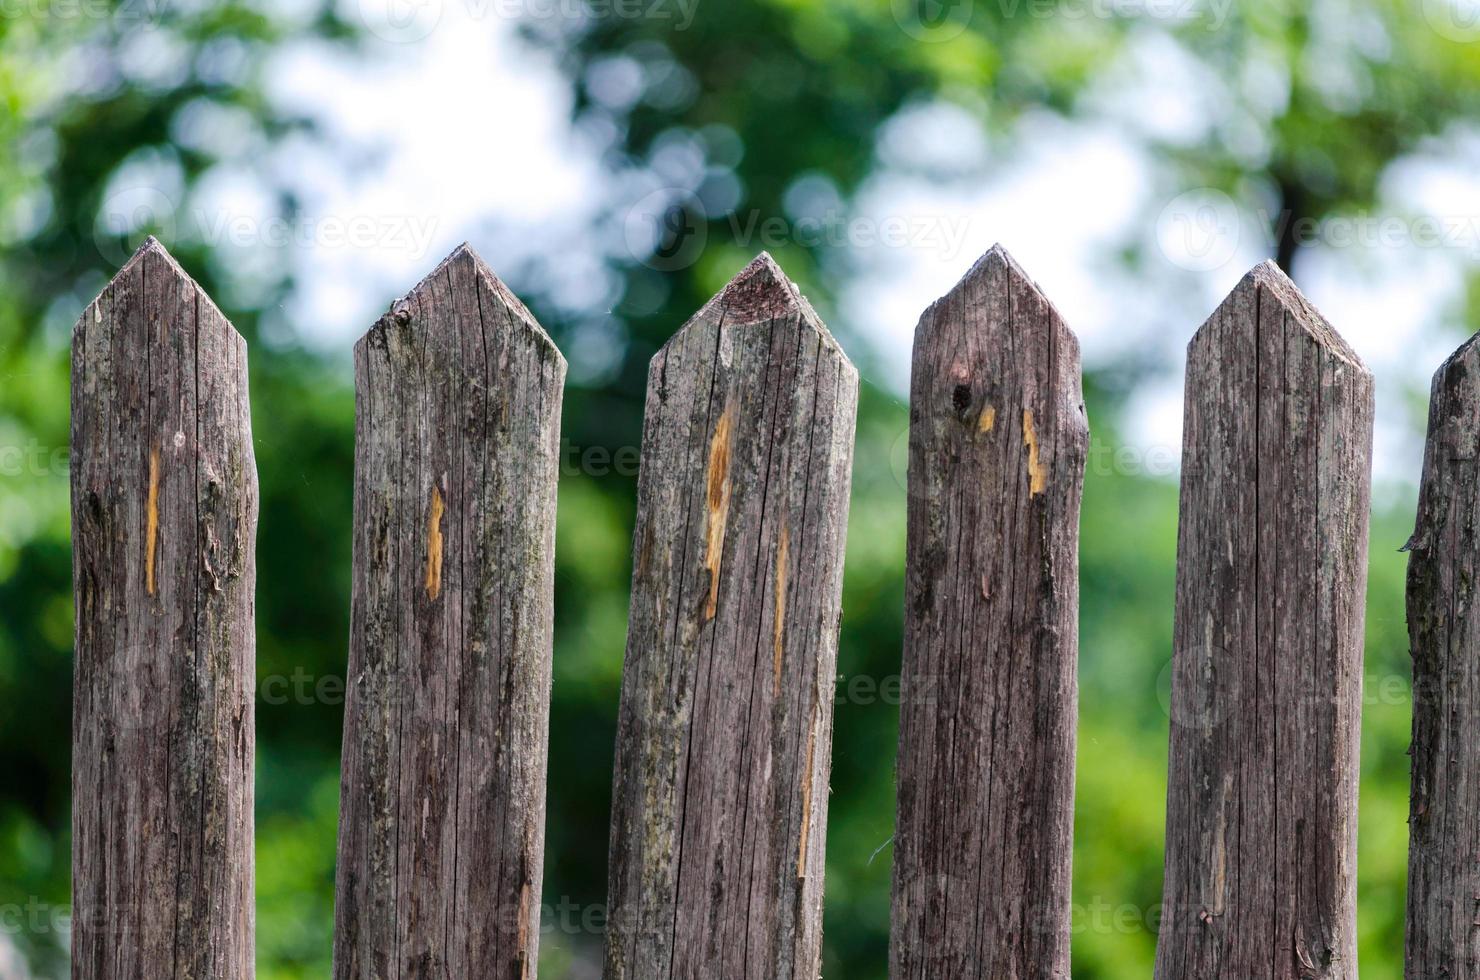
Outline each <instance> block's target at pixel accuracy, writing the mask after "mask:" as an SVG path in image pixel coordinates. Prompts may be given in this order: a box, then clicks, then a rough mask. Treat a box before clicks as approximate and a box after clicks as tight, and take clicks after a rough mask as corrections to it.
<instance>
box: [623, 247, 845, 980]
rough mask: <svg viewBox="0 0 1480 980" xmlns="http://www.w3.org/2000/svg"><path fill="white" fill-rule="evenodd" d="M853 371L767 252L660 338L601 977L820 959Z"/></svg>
mask: <svg viewBox="0 0 1480 980" xmlns="http://www.w3.org/2000/svg"><path fill="white" fill-rule="evenodd" d="M857 397H858V376H857V373H856V372H855V371H854V369H853V365H852V364H851V363H850V362H849V361H848V359H847V358H846V357H845V356H844V354H843V352H842V350H841V349H840V348H839V347H838V345H837V344H836V342H834V340H833V339H832V337H831V335H830V334H828V332H827V330H826V328H825V327H824V326H823V325H822V323H821V321H820V320H819V319H818V318H817V315H816V314H815V313H814V312H813V311H812V308H811V306H810V305H809V304H808V303H807V301H806V300H805V299H803V298H802V296H801V295H800V293H798V292H797V289H796V287H795V286H794V285H793V284H792V283H790V282H789V281H788V280H787V279H786V277H785V275H784V274H782V272H781V270H780V269H779V268H777V266H776V265H775V263H774V262H773V261H772V260H771V258H770V257H769V256H767V255H762V256H761V257H759V258H758V259H756V260H755V261H754V262H753V263H751V264H750V265H749V266H748V267H746V268H745V269H744V270H743V271H742V272H740V274H739V275H737V276H736V277H735V278H734V279H733V280H732V281H731V282H730V284H729V285H728V286H726V287H725V289H724V290H723V291H722V292H721V293H720V294H719V295H718V296H716V297H715V298H714V299H713V300H711V301H710V302H709V304H707V305H706V306H705V307H704V308H703V309H702V310H701V311H700V312H699V313H698V314H697V315H696V316H695V317H694V318H693V319H692V320H690V321H689V323H688V324H686V325H685V326H684V327H683V328H682V329H681V330H680V331H679V332H678V333H677V334H675V335H674V337H673V338H672V339H671V340H670V341H669V342H668V344H667V345H666V346H665V347H664V348H663V349H662V350H661V351H660V352H659V353H658V355H657V356H656V357H654V358H653V362H652V366H651V368H650V370H649V374H648V390H647V407H646V412H645V419H644V424H643V450H642V470H641V475H640V478H639V487H638V509H637V525H636V529H635V533H634V536H633V548H634V551H635V555H634V561H633V576H632V607H631V625H630V627H629V632H628V641H627V656H626V663H625V666H624V671H623V682H622V703H621V714H620V725H619V732H618V742H617V761H616V776H615V786H614V800H613V820H612V838H611V868H610V910H611V912H610V921H609V925H608V930H607V952H606V977H607V980H667V978H679V977H695V976H705V977H725V978H730V980H736V978H742V977H753V978H757V980H814V978H815V977H817V976H818V973H819V969H820V957H821V928H822V877H823V851H824V837H825V831H826V814H827V796H828V777H829V772H830V769H831V740H832V705H833V675H834V672H835V669H836V658H837V640H838V621H839V610H840V604H841V591H842V571H843V544H844V536H845V529H846V524H847V511H848V490H849V483H850V469H851V465H852V455H853V428H854V418H855V413H856V408H857Z"/></svg>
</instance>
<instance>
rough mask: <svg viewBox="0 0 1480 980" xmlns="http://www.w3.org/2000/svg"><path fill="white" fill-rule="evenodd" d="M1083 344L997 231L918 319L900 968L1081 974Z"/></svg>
mask: <svg viewBox="0 0 1480 980" xmlns="http://www.w3.org/2000/svg"><path fill="white" fill-rule="evenodd" d="M1088 438H1089V429H1088V423H1087V421H1086V418H1085V413H1084V398H1083V394H1082V391H1081V388H1080V372H1079V343H1078V341H1077V340H1076V339H1075V337H1074V335H1073V333H1071V332H1070V330H1069V328H1068V327H1066V326H1065V325H1064V322H1063V320H1062V319H1061V318H1060V317H1059V315H1058V312H1057V311H1056V310H1055V309H1054V308H1053V306H1052V305H1051V304H1050V303H1049V302H1048V300H1047V299H1045V298H1044V297H1043V294H1042V293H1040V292H1039V291H1038V289H1037V287H1036V286H1035V285H1034V284H1033V282H1032V281H1031V280H1030V279H1029V278H1028V276H1027V274H1026V273H1024V272H1023V271H1022V269H1021V268H1019V267H1018V265H1017V263H1015V262H1014V261H1013V260H1012V258H1011V256H1009V255H1008V254H1007V252H1006V251H1005V250H1004V249H1003V248H1002V247H1001V246H996V247H994V248H993V249H992V250H991V251H990V252H988V253H987V254H986V255H985V256H983V257H982V259H981V260H980V261H979V262H977V264H976V266H975V267H973V268H972V270H971V271H970V272H968V273H967V274H966V276H965V278H963V279H962V280H961V282H960V283H958V284H957V285H956V287H955V288H954V289H953V290H951V292H950V293H948V294H947V295H946V296H945V297H943V298H942V299H940V300H938V301H936V302H935V303H934V304H933V305H932V306H931V307H930V308H929V309H928V310H926V311H925V314H924V316H923V317H921V319H920V324H919V326H918V327H917V328H916V331H915V351H914V367H913V377H912V380H911V383H910V465H909V539H908V540H909V543H908V556H907V572H906V606H905V647H904V671H903V675H902V679H903V692H904V693H903V701H902V704H901V707H900V739H899V763H898V781H899V796H898V814H897V822H896V829H895V837H894V850H895V856H894V908H893V918H894V921H893V940H892V943H891V958H890V976H891V977H893V978H894V980H952V978H968V977H969V978H973V980H974V978H978V977H992V978H994V980H1009V978H1020V977H1021V978H1029V977H1031V978H1050V977H1061V978H1065V980H1067V978H1068V976H1069V938H1070V919H1069V915H1070V865H1071V860H1072V856H1073V833H1074V731H1075V719H1076V712H1077V704H1076V697H1077V691H1078V665H1077V657H1078V637H1079V504H1080V498H1081V495H1082V491H1083V487H1084V464H1085V457H1086V453H1087V449H1088Z"/></svg>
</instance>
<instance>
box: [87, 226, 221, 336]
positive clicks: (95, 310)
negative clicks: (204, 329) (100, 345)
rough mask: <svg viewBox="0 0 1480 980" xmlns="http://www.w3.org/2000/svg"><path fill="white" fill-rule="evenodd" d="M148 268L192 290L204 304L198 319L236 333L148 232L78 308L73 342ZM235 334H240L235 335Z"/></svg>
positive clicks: (195, 283)
mask: <svg viewBox="0 0 1480 980" xmlns="http://www.w3.org/2000/svg"><path fill="white" fill-rule="evenodd" d="M151 269H159V270H163V271H164V272H165V273H166V274H167V275H168V276H169V277H170V278H173V279H175V280H176V281H178V282H179V283H180V285H181V287H182V288H187V289H189V290H191V291H193V292H194V293H195V295H196V296H197V298H198V299H199V301H200V302H202V303H203V304H204V309H202V310H201V313H203V314H205V315H204V316H202V317H201V318H200V322H202V323H206V322H213V321H214V322H220V323H223V324H225V325H226V327H227V329H228V330H230V331H231V332H232V333H233V334H236V333H237V331H236V328H235V327H233V326H232V325H231V321H230V320H228V319H227V318H226V315H225V314H224V313H222V312H221V310H220V308H219V307H217V306H216V303H215V301H214V300H213V299H211V296H210V294H209V293H207V292H206V291H205V290H204V289H202V288H201V286H200V284H199V283H198V282H196V281H195V280H194V279H192V278H191V276H190V273H188V272H186V271H185V269H184V268H183V267H182V266H181V265H180V263H179V262H178V261H177V260H176V259H175V257H174V256H173V255H171V254H170V251H169V249H167V248H165V247H164V245H163V243H161V242H160V240H159V239H157V238H155V237H154V236H153V235H150V236H149V237H147V238H145V239H144V241H143V243H142V244H140V245H139V247H138V248H136V249H135V250H134V254H133V255H131V256H129V259H128V261H127V262H125V263H123V265H121V266H119V267H118V271H117V272H116V273H114V274H113V278H112V279H110V280H108V284H107V285H106V286H104V287H103V288H102V289H101V290H100V291H99V292H98V295H96V296H94V297H93V299H92V302H91V303H88V304H87V307H86V308H85V309H84V310H83V311H82V315H81V316H80V317H78V319H77V323H76V325H75V326H74V327H73V329H72V336H73V340H74V342H75V340H76V338H77V335H78V333H79V332H80V331H81V330H82V329H83V328H84V327H85V326H86V325H88V324H102V323H103V322H104V321H105V320H107V319H108V318H107V317H105V316H104V315H103V308H104V307H105V306H108V305H109V304H110V303H111V300H112V298H113V297H114V296H116V295H117V294H118V292H119V290H120V289H122V288H124V287H126V286H129V285H131V284H133V283H134V282H135V281H136V280H137V279H139V278H140V277H142V276H145V275H147V274H148V273H149V271H150V270H151ZM238 336H240V335H239V334H238Z"/></svg>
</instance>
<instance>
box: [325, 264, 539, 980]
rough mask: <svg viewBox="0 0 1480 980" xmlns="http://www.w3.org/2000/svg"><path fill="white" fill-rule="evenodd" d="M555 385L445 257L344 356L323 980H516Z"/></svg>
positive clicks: (503, 300)
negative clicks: (348, 572) (337, 695)
mask: <svg viewBox="0 0 1480 980" xmlns="http://www.w3.org/2000/svg"><path fill="white" fill-rule="evenodd" d="M564 381H565V360H564V358H563V357H561V355H560V352H559V351H557V350H556V349H555V346H554V344H552V343H551V342H550V339H549V338H548V337H547V336H546V335H545V333H544V331H543V330H542V329H541V328H540V327H539V325H538V324H537V323H536V322H535V320H534V318H533V316H531V315H530V313H529V311H528V310H527V309H526V308H525V307H524V304H523V303H521V302H520V301H519V300H518V299H517V298H516V297H515V296H514V295H513V293H511V292H510V291H509V290H508V289H507V287H505V286H504V285H503V283H501V282H500V281H499V280H498V278H497V277H496V276H495V275H494V274H493V273H492V272H491V271H490V270H489V269H488V267H487V266H486V265H485V264H484V263H483V262H482V260H481V259H479V258H478V257H477V255H475V254H474V253H473V251H472V250H471V249H469V248H468V247H467V246H466V245H464V246H462V247H460V248H458V249H457V250H456V251H454V252H453V253H452V254H451V255H450V256H448V257H447V259H445V260H444V261H443V262H442V264H441V265H439V266H438V267H437V269H436V270H435V271H433V272H432V273H431V274H430V275H428V276H427V277H426V278H425V279H424V280H422V282H421V283H420V284H419V285H417V286H416V288H415V289H413V290H412V291H411V292H410V293H409V294H407V295H406V296H405V297H404V298H402V299H401V300H398V301H397V302H396V303H395V304H393V306H392V307H391V309H390V311H389V312H387V313H386V315H385V316H383V317H381V318H380V320H379V321H378V322H377V323H376V324H375V326H374V327H372V328H371V329H370V331H369V332H368V333H367V334H366V335H365V336H364V337H363V338H362V339H361V340H360V342H359V343H358V344H357V345H356V347H355V385H356V425H355V438H356V446H355V502H354V510H355V516H354V526H355V531H354V594H353V598H352V602H351V606H352V608H351V631H350V651H349V675H348V685H347V688H348V697H347V701H346V707H345V733H344V761H343V785H342V798H341V808H340V836H339V866H338V882H337V903H336V910H335V926H336V931H335V942H334V976H335V977H336V978H338V980H370V978H377V980H378V978H393V977H394V978H411V977H438V978H440V977H448V976H450V977H470V978H471V977H517V978H533V977H534V976H535V975H536V967H537V961H538V952H539V908H540V887H541V878H542V874H541V872H542V863H543V857H544V818H545V773H546V759H547V746H548V737H549V702H550V657H551V643H552V631H553V580H554V552H555V492H556V479H557V476H558V470H559V439H560V402H561V394H562V391H563V387H564Z"/></svg>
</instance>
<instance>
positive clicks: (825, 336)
mask: <svg viewBox="0 0 1480 980" xmlns="http://www.w3.org/2000/svg"><path fill="white" fill-rule="evenodd" d="M782 317H797V318H799V319H800V320H801V322H802V323H805V324H807V325H808V326H809V327H811V328H812V329H813V330H815V331H816V332H817V334H818V335H819V336H820V337H821V338H822V342H823V345H824V346H826V347H827V348H828V349H829V350H831V351H833V352H834V353H835V354H836V355H837V356H838V357H840V358H841V359H842V361H843V363H844V364H847V365H848V366H849V368H852V366H853V362H852V361H850V360H849V359H848V355H847V354H846V353H844V352H843V348H842V346H841V345H839V344H838V342H837V340H836V339H835V338H834V337H833V335H832V333H831V332H830V331H829V330H828V329H827V325H826V324H825V323H823V322H822V318H821V317H819V316H818V315H817V311H816V310H814V309H813V308H812V304H811V303H810V302H808V301H807V297H805V296H803V295H802V291H801V290H800V289H798V288H797V284H796V283H794V282H792V281H791V280H790V279H789V278H787V276H786V273H785V272H783V271H781V266H779V265H777V264H776V260H775V259H773V258H771V253H770V252H761V253H760V254H759V255H757V256H756V257H755V258H754V259H752V260H751V261H750V264H749V265H747V266H746V267H745V268H743V269H741V270H740V271H739V272H737V273H736V274H735V276H734V278H733V279H731V280H730V281H729V282H728V283H726V284H725V287H724V288H723V289H721V290H720V291H719V292H717V293H715V294H714V296H713V297H711V298H710V300H709V302H707V303H705V304H704V305H703V307H701V308H700V309H699V312H698V313H695V314H694V315H693V316H692V317H690V318H689V320H688V322H687V323H685V324H684V325H683V326H682V327H680V328H678V330H677V331H675V332H674V334H673V336H672V337H669V338H668V342H667V343H665V344H664V345H663V347H662V349H661V350H660V351H659V354H660V355H661V354H662V352H663V351H666V350H668V349H669V348H670V347H672V346H673V343H674V341H675V340H677V339H678V338H679V337H680V336H682V335H684V334H686V333H688V332H689V331H691V330H694V329H696V328H699V325H700V324H703V325H704V327H705V328H712V327H713V326H714V325H715V323H722V324H724V325H725V326H727V327H735V326H745V325H748V324H753V323H766V322H769V321H771V320H776V319H779V318H782Z"/></svg>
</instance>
